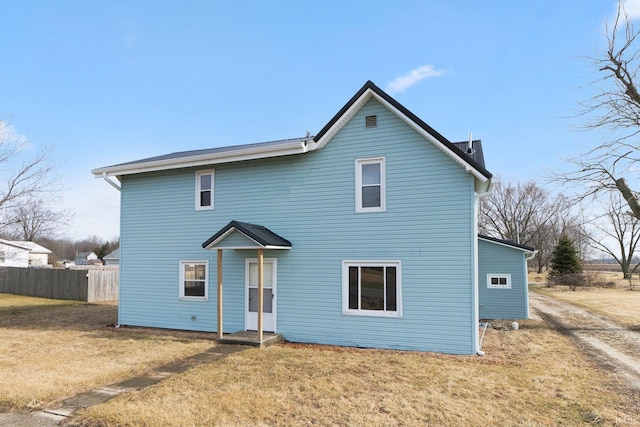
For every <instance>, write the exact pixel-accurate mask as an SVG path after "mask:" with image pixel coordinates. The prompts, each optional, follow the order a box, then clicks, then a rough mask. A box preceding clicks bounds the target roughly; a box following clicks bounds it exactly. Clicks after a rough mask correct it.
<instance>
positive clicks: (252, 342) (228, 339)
mask: <svg viewBox="0 0 640 427" xmlns="http://www.w3.org/2000/svg"><path fill="white" fill-rule="evenodd" d="M282 340H283V337H282V334H274V333H272V332H263V333H262V342H260V341H259V339H258V333H257V332H256V331H239V332H234V333H232V334H224V335H223V336H222V338H218V339H217V341H218V342H219V343H220V344H240V345H249V346H252V347H268V346H270V345H274V344H277V343H279V342H281V341H282Z"/></svg>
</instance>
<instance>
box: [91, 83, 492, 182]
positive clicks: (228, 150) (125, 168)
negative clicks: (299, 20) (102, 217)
mask: <svg viewBox="0 0 640 427" xmlns="http://www.w3.org/2000/svg"><path fill="white" fill-rule="evenodd" d="M371 98H374V99H376V100H377V101H378V102H380V103H381V104H382V105H384V106H385V107H386V108H387V109H389V110H390V111H391V112H392V113H394V114H395V115H396V116H397V117H399V118H400V119H401V120H403V121H404V122H405V123H407V124H408V125H409V126H410V127H412V128H413V129H414V130H416V131H417V132H418V133H419V134H420V135H422V136H423V137H424V138H426V139H427V140H428V141H430V142H431V143H433V144H434V145H435V146H437V147H438V148H439V149H440V150H442V151H443V152H444V153H445V154H446V155H447V156H449V157H450V158H452V159H453V160H454V161H455V162H456V163H458V164H459V165H460V166H462V167H463V168H464V169H465V171H466V172H468V173H470V174H472V175H473V176H474V178H475V182H476V190H477V191H478V192H481V193H482V192H486V191H488V190H489V187H490V185H491V178H492V175H491V173H490V172H489V171H487V170H486V169H485V167H484V164H483V163H484V159H482V164H481V163H480V162H479V161H478V158H477V157H474V156H469V155H467V154H465V153H464V152H463V151H462V150H460V149H459V147H458V146H456V145H455V144H453V143H451V142H450V141H449V140H448V139H446V138H445V137H444V136H442V135H440V134H439V133H438V132H436V131H435V130H434V129H433V128H432V127H430V126H429V125H427V124H426V123H425V122H424V121H422V120H421V119H420V118H419V117H417V116H416V115H415V114H413V113H412V112H411V111H409V110H408V109H406V108H405V107H404V106H403V105H401V104H400V103H399V102H398V101H396V100H395V99H393V98H392V97H391V96H389V95H388V94H387V93H385V92H384V91H383V90H382V89H380V88H379V87H378V86H376V85H375V84H374V83H373V82H372V81H367V82H366V83H365V84H364V86H362V88H360V90H359V91H358V92H356V94H355V95H354V96H353V97H351V99H350V100H349V101H348V102H347V103H346V104H345V105H344V106H343V107H342V108H341V109H340V111H338V113H337V114H335V115H334V116H333V118H332V119H331V120H330V121H329V122H328V123H327V124H326V125H325V126H324V127H323V128H322V129H321V130H320V132H319V133H318V134H317V135H316V136H315V137H313V136H306V137H303V138H293V139H284V140H278V141H270V142H262V143H258V144H246V145H237V146H230V147H218V148H210V149H204V150H190V151H182V152H176V153H170V154H166V155H162V156H155V157H149V158H146V159H141V160H136V161H132V162H127V163H120V164H117V165H113V166H106V167H102V168H97V169H94V170H92V171H91V172H92V173H93V174H94V175H95V176H96V177H104V178H107V177H108V176H118V177H119V176H122V175H129V174H136V173H142V172H151V171H159V170H167V169H177V168H185V167H195V166H204V165H214V164H219V163H229V162H236V161H242V160H252V159H262V158H269V157H276V156H286V155H293V154H304V153H307V152H311V151H315V150H319V149H322V148H323V147H324V146H325V145H326V144H327V143H328V142H329V141H330V140H331V139H332V138H333V136H334V135H335V134H336V133H338V131H340V129H342V127H343V126H344V125H345V124H346V123H347V122H348V121H349V120H350V119H351V118H352V117H353V116H354V115H355V114H356V113H357V112H358V111H360V109H361V108H362V107H363V106H364V105H365V104H366V103H367V102H368V101H369V100H370V99H371ZM112 185H113V184H112Z"/></svg>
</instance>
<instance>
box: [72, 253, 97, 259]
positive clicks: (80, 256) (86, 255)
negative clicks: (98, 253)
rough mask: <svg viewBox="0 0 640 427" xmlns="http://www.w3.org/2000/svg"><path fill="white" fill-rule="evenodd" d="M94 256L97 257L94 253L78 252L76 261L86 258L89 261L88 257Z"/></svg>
mask: <svg viewBox="0 0 640 427" xmlns="http://www.w3.org/2000/svg"><path fill="white" fill-rule="evenodd" d="M92 254H93V255H94V256H95V253H93V252H78V253H77V254H76V259H78V258H84V259H87V257H89V256H90V255H92Z"/></svg>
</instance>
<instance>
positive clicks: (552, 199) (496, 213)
mask: <svg viewBox="0 0 640 427" xmlns="http://www.w3.org/2000/svg"><path fill="white" fill-rule="evenodd" d="M571 207H572V204H571V203H570V201H569V200H568V199H567V198H566V197H564V196H563V195H557V196H552V195H550V194H549V192H548V191H547V190H545V189H543V188H542V187H540V186H538V185H537V184H536V183H535V182H533V181H529V182H526V183H524V184H522V183H517V184H512V183H511V182H508V183H506V184H502V183H497V184H496V186H495V187H494V190H493V193H492V194H491V195H489V196H487V197H484V198H482V199H481V202H480V215H479V220H478V226H479V230H480V232H481V233H483V234H488V235H490V236H495V237H500V238H502V239H506V240H513V241H516V242H518V243H520V244H523V245H527V246H532V247H534V248H536V249H537V250H538V255H537V256H536V258H535V259H534V262H535V264H536V269H537V271H538V272H542V269H543V267H544V266H545V265H547V263H548V262H549V258H550V256H551V253H552V252H553V249H554V247H555V246H556V244H557V242H558V240H559V239H560V236H561V235H562V234H572V235H574V234H577V233H576V232H575V230H576V229H578V228H579V224H580V221H579V220H578V218H577V216H576V215H573V214H572V213H571Z"/></svg>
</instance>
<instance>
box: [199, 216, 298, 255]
mask: <svg viewBox="0 0 640 427" xmlns="http://www.w3.org/2000/svg"><path fill="white" fill-rule="evenodd" d="M202 247H203V248H204V249H291V242H290V241H288V240H287V239H285V238H284V237H281V236H279V235H277V234H276V233H274V232H273V231H271V230H269V229H268V228H266V227H263V226H262V225H256V224H249V223H247V222H240V221H231V222H230V223H229V224H227V225H225V226H224V227H222V228H221V229H220V231H218V232H217V233H216V234H214V235H213V236H211V237H210V238H209V239H208V240H207V241H206V242H204V243H203V244H202Z"/></svg>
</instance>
